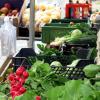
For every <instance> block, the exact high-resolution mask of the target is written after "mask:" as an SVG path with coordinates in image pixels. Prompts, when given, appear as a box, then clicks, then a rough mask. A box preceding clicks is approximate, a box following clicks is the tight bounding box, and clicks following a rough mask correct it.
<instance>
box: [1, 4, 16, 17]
mask: <svg viewBox="0 0 100 100" xmlns="http://www.w3.org/2000/svg"><path fill="white" fill-rule="evenodd" d="M17 15H18V8H16V9H12V7H11V5H10V4H9V3H5V4H4V6H3V7H2V8H0V16H17Z"/></svg>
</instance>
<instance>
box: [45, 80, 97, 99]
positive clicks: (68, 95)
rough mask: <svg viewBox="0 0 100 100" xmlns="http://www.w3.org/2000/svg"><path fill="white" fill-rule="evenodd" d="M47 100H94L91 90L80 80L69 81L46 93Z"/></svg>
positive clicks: (94, 96) (93, 93)
mask: <svg viewBox="0 0 100 100" xmlns="http://www.w3.org/2000/svg"><path fill="white" fill-rule="evenodd" d="M46 96H47V98H48V100H54V99H53V98H55V100H96V94H95V91H94V90H93V88H91V86H89V85H88V84H84V82H83V81H82V80H71V81H68V82H66V84H65V85H64V86H57V87H55V88H52V89H50V90H48V91H47V92H46Z"/></svg>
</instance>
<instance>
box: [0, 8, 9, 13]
mask: <svg viewBox="0 0 100 100" xmlns="http://www.w3.org/2000/svg"><path fill="white" fill-rule="evenodd" d="M0 12H1V13H3V14H5V15H6V14H7V13H8V12H9V10H8V8H6V7H2V8H1V9H0Z"/></svg>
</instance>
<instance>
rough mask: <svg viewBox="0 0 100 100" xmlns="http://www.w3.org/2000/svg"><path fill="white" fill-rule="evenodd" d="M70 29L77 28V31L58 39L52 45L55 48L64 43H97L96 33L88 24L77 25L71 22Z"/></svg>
mask: <svg viewBox="0 0 100 100" xmlns="http://www.w3.org/2000/svg"><path fill="white" fill-rule="evenodd" d="M68 27H69V28H73V27H76V29H74V30H72V31H71V32H69V33H67V34H65V36H63V37H56V38H55V40H54V41H52V42H51V43H50V45H51V46H52V45H54V46H60V45H62V44H63V43H64V42H67V43H79V44H80V43H81V42H82V43H85V42H86V41H87V43H86V44H89V41H91V43H93V44H95V43H96V31H94V30H91V29H90V26H89V25H88V24H87V23H86V24H85V23H76V24H74V23H73V22H70V24H69V26H68Z"/></svg>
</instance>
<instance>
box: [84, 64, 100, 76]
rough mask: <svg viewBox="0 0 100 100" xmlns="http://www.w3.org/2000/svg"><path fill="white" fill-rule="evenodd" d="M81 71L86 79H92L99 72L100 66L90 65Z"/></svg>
mask: <svg viewBox="0 0 100 100" xmlns="http://www.w3.org/2000/svg"><path fill="white" fill-rule="evenodd" d="M83 71H84V72H85V75H86V76H87V77H90V78H93V77H95V75H96V74H97V73H98V72H99V71H100V65H95V64H90V65H87V66H86V67H85V68H84V69H83Z"/></svg>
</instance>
